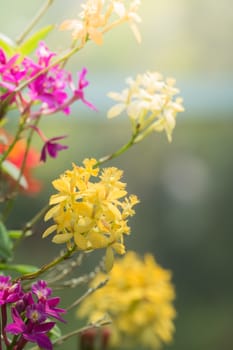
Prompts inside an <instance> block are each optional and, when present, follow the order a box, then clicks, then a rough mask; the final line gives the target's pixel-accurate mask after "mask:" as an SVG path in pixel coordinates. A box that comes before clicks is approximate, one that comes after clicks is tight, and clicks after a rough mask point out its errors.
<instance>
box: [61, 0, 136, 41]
mask: <svg viewBox="0 0 233 350" xmlns="http://www.w3.org/2000/svg"><path fill="white" fill-rule="evenodd" d="M125 2H129V4H128V6H126V5H125ZM140 3H141V0H130V1H125V0H107V3H106V4H105V1H104V0H88V1H87V2H86V3H85V4H82V5H81V6H82V8H83V11H82V12H81V13H80V14H79V18H80V19H71V20H65V21H64V22H63V23H62V24H61V26H60V29H61V30H71V31H72V36H73V39H74V40H79V41H80V43H81V46H83V45H84V44H85V43H86V41H87V40H88V39H90V40H93V41H94V42H95V43H96V44H98V45H101V44H102V42H103V34H104V33H105V32H107V31H109V30H110V29H112V28H113V27H115V26H117V25H119V24H121V23H123V22H128V23H129V26H130V28H131V30H132V31H133V34H134V36H135V37H136V40H137V41H138V42H140V41H141V36H140V33H139V30H138V28H137V23H139V22H140V21H141V18H140V17H139V15H138V14H137V10H138V7H139V5H140Z"/></svg>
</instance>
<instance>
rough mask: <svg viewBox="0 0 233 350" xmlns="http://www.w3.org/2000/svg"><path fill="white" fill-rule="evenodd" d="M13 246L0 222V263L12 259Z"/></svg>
mask: <svg viewBox="0 0 233 350" xmlns="http://www.w3.org/2000/svg"><path fill="white" fill-rule="evenodd" d="M12 248H13V244H12V241H11V239H10V237H9V234H8V231H7V229H6V227H5V226H4V224H3V223H2V222H1V221H0V261H2V262H5V261H9V260H10V259H11V258H12V255H13V252H12Z"/></svg>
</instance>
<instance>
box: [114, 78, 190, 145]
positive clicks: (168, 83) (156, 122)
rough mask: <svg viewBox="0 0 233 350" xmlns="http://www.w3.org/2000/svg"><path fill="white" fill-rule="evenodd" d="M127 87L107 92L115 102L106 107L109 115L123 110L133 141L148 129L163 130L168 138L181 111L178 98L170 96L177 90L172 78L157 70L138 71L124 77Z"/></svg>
mask: <svg viewBox="0 0 233 350" xmlns="http://www.w3.org/2000/svg"><path fill="white" fill-rule="evenodd" d="M126 83H127V84H128V85H129V88H127V89H124V90H123V91H122V92H121V93H116V92H110V93H109V94H108V96H109V97H110V98H112V99H113V100H115V101H117V102H118V103H117V104H116V105H115V106H113V107H112V108H111V109H110V110H109V111H108V117H109V118H113V117H116V116H118V115H119V114H121V113H122V112H123V111H124V110H126V113H127V115H128V116H129V118H130V120H131V123H132V127H133V134H134V135H136V139H135V143H136V142H139V141H141V139H143V138H144V137H145V136H147V135H148V134H149V133H151V132H152V131H158V132H160V131H163V130H164V131H165V132H166V134H167V138H168V140H169V141H171V139H172V132H173V129H174V128H175V125H176V115H177V113H178V112H183V111H184V108H183V105H182V99H181V98H180V97H176V98H175V97H174V96H175V95H177V94H178V93H179V90H178V89H177V88H176V87H175V86H174V85H175V80H174V79H171V78H168V79H166V80H165V81H164V80H163V76H162V75H161V74H160V73H157V72H154V73H153V72H147V73H145V74H142V75H138V76H137V77H136V79H135V80H133V79H132V78H128V79H127V80H126Z"/></svg>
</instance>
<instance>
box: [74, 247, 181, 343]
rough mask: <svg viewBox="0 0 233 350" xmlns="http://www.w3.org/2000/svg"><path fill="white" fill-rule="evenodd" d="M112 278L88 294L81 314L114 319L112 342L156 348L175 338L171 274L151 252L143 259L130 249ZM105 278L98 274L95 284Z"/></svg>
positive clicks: (173, 294) (97, 318) (116, 264)
mask: <svg viewBox="0 0 233 350" xmlns="http://www.w3.org/2000/svg"><path fill="white" fill-rule="evenodd" d="M109 277H110V280H109V282H108V283H107V285H105V286H104V287H103V288H100V289H99V290H97V291H95V293H93V294H91V295H89V296H88V297H87V298H86V299H85V300H84V301H83V303H82V304H81V305H80V306H79V309H78V311H77V314H78V316H81V317H89V320H90V321H92V322H96V321H97V320H99V319H101V318H103V317H104V315H106V314H108V315H109V316H110V318H111V319H112V324H111V326H110V327H111V328H110V329H111V332H112V337H111V341H112V345H113V346H117V347H118V348H120V347H121V346H122V344H123V345H124V346H125V345H127V346H129V347H133V346H135V348H137V347H140V345H142V346H145V347H146V348H151V349H157V348H159V346H160V345H161V343H163V342H164V343H169V342H170V341H171V340H172V336H173V331H174V324H173V319H174V318H175V315H176V312H175V309H174V306H173V300H174V298H175V291H174V287H173V285H172V283H171V273H170V271H168V270H165V269H163V268H162V267H160V266H159V265H158V264H157V263H156V262H155V260H154V258H153V256H152V255H149V254H148V255H146V256H145V257H144V260H142V259H140V258H139V257H138V255H136V254H135V253H134V252H128V253H126V255H125V256H124V257H123V258H122V259H118V260H117V261H115V264H114V267H113V269H112V270H111V272H110V276H109ZM103 279H104V275H103V274H99V275H97V276H96V278H95V279H94V281H93V282H92V286H95V285H96V284H98V283H99V282H100V281H101V280H103Z"/></svg>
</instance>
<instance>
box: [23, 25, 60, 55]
mask: <svg viewBox="0 0 233 350" xmlns="http://www.w3.org/2000/svg"><path fill="white" fill-rule="evenodd" d="M53 28H54V25H52V24H50V25H49V26H46V27H44V28H42V29H40V30H38V31H37V32H36V33H34V34H33V35H32V36H30V38H29V39H27V40H26V41H25V42H24V43H23V44H22V45H21V46H20V47H19V48H18V50H17V51H19V52H20V53H21V54H23V55H29V54H30V53H31V52H33V51H34V50H35V49H36V48H37V46H38V43H39V42H40V41H41V40H42V39H44V38H46V37H47V35H48V34H49V33H50V32H51V30H52V29H53Z"/></svg>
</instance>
